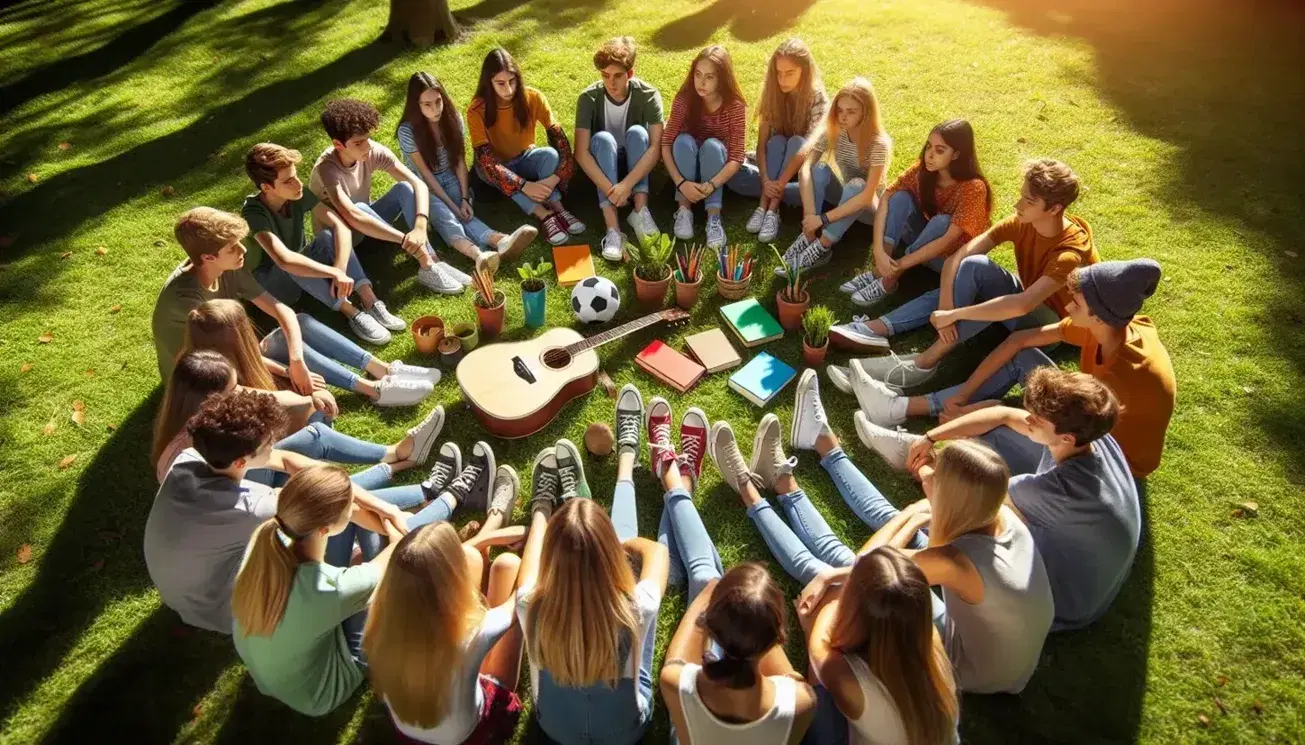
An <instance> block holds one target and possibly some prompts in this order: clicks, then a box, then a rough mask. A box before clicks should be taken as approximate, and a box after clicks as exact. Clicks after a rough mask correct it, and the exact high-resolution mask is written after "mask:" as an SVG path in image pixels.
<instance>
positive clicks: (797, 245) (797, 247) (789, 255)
mask: <svg viewBox="0 0 1305 745" xmlns="http://www.w3.org/2000/svg"><path fill="white" fill-rule="evenodd" d="M808 243H810V241H808V240H807V237H806V235H804V234H802V233H798V235H797V237H796V238H794V239H793V242H792V243H790V244H789V245H788V248H786V249H784V255H783V256H781V257H780V258H782V259H783V260H784V263H782V264H780V265H779V266H777V267H775V276H776V277H787V276H788V267H789V265H791V264H793V262H795V261H797V257H798V254H800V253H802V251H803V249H805V248H806V247H807V244H808Z"/></svg>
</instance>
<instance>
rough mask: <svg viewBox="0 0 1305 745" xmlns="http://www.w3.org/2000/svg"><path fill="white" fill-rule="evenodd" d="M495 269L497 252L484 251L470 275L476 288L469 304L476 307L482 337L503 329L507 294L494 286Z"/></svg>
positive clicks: (490, 335) (491, 335)
mask: <svg viewBox="0 0 1305 745" xmlns="http://www.w3.org/2000/svg"><path fill="white" fill-rule="evenodd" d="M497 271H498V254H496V253H489V252H486V253H483V254H481V255H480V258H478V259H476V269H475V271H474V272H472V275H471V284H472V286H473V287H475V290H476V291H475V292H474V293H473V294H472V296H471V304H472V306H474V307H475V309H476V321H477V325H478V326H480V337H481V338H482V339H493V338H494V337H496V336H498V335H499V332H501V331H502V330H503V314H504V311H506V310H507V295H505V294H503V291H502V290H500V289H498V288H496V287H495V286H494V274H495V273H496V272H497ZM464 348H465V345H464Z"/></svg>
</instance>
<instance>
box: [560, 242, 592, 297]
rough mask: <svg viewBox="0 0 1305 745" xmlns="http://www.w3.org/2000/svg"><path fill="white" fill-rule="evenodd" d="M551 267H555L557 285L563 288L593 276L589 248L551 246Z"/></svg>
mask: <svg viewBox="0 0 1305 745" xmlns="http://www.w3.org/2000/svg"><path fill="white" fill-rule="evenodd" d="M553 266H555V267H557V283H558V284H559V285H561V286H563V287H570V286H571V285H573V284H575V283H576V282H579V281H580V280H582V279H584V278H585V277H592V276H594V257H593V255H592V254H590V253H589V246H553Z"/></svg>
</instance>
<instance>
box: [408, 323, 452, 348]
mask: <svg viewBox="0 0 1305 745" xmlns="http://www.w3.org/2000/svg"><path fill="white" fill-rule="evenodd" d="M411 330H412V343H413V344H415V345H417V351H418V352H420V353H422V354H426V355H432V354H435V352H436V350H437V349H439V345H440V341H441V340H442V339H443V338H444V319H443V318H440V317H439V316H421V317H420V318H417V319H416V320H414V321H413V322H412V326H411Z"/></svg>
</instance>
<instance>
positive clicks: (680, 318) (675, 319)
mask: <svg viewBox="0 0 1305 745" xmlns="http://www.w3.org/2000/svg"><path fill="white" fill-rule="evenodd" d="M657 315H658V316H660V317H661V319H662V322H663V323H672V324H677V323H686V322H687V321H688V320H689V311H687V310H684V309H682V308H667V309H665V310H663V311H659V312H658V313H657Z"/></svg>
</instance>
